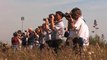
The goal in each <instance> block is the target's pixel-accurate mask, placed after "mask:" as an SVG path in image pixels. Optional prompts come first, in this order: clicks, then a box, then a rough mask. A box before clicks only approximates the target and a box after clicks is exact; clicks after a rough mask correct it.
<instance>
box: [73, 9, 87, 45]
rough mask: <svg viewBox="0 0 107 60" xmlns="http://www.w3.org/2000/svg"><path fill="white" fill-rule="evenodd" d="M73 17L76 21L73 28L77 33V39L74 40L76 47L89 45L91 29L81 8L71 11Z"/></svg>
mask: <svg viewBox="0 0 107 60" xmlns="http://www.w3.org/2000/svg"><path fill="white" fill-rule="evenodd" d="M71 16H72V18H73V19H74V20H75V22H72V23H71V24H72V27H73V29H74V30H75V31H76V38H74V39H73V43H74V47H75V46H76V45H77V44H78V45H79V46H80V47H86V46H88V45H89V28H88V26H87V24H86V23H85V21H84V19H83V17H82V12H81V10H80V9H79V8H73V9H72V10H71Z"/></svg>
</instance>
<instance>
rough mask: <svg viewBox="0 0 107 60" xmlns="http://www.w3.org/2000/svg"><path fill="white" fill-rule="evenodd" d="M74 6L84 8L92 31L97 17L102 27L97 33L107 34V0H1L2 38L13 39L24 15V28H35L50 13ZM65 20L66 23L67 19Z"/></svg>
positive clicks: (85, 17) (0, 31)
mask: <svg viewBox="0 0 107 60" xmlns="http://www.w3.org/2000/svg"><path fill="white" fill-rule="evenodd" d="M74 7H79V8H80V9H81V10H82V13H83V17H84V19H85V20H86V22H87V24H88V26H89V28H90V31H92V30H93V29H92V25H93V20H94V19H96V20H97V21H98V26H99V27H100V29H99V31H97V33H100V34H104V35H105V36H107V33H106V31H107V29H106V26H107V21H106V20H107V0H0V40H1V41H4V42H8V41H10V40H11V37H12V34H13V32H15V31H17V30H18V29H21V17H22V16H24V17H25V20H24V29H27V28H29V27H31V28H33V29H35V28H36V27H37V26H38V25H41V24H42V23H43V20H42V19H43V18H44V17H47V16H48V14H50V13H55V11H62V12H68V11H70V10H71V9H72V8H74ZM63 20H64V23H65V25H66V23H67V21H66V20H65V19H63Z"/></svg>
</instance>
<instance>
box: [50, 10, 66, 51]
mask: <svg viewBox="0 0 107 60" xmlns="http://www.w3.org/2000/svg"><path fill="white" fill-rule="evenodd" d="M55 17H56V21H57V22H56V23H55ZM55 17H54V16H52V18H51V27H52V36H51V37H52V40H53V42H52V45H53V47H54V48H55V52H56V53H57V50H59V48H60V45H61V42H62V38H63V29H64V23H63V21H62V18H63V17H64V14H63V13H62V12H61V11H57V12H56V15H55Z"/></svg>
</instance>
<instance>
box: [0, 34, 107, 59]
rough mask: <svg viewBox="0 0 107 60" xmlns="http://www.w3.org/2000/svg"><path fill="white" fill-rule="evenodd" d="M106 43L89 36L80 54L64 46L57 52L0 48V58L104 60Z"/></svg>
mask: <svg viewBox="0 0 107 60" xmlns="http://www.w3.org/2000/svg"><path fill="white" fill-rule="evenodd" d="M106 59H107V44H105V42H104V41H103V42H102V40H101V38H100V37H99V36H97V35H96V36H95V37H92V36H91V37H90V46H89V47H87V49H86V50H85V51H83V52H82V54H81V55H80V54H75V51H74V50H72V48H71V47H64V48H62V49H61V51H59V52H58V53H57V54H56V53H55V52H54V51H53V49H52V48H48V49H47V48H44V49H43V50H40V49H39V48H38V47H35V48H34V49H32V50H26V49H22V50H18V51H17V52H16V53H14V52H13V50H12V49H11V48H10V49H8V50H7V51H5V52H3V49H2V48H0V60H106Z"/></svg>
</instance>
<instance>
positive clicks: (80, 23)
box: [75, 17, 89, 44]
mask: <svg viewBox="0 0 107 60" xmlns="http://www.w3.org/2000/svg"><path fill="white" fill-rule="evenodd" d="M75 28H76V30H77V32H76V34H77V36H78V37H81V38H83V39H84V41H83V42H84V43H85V44H89V40H88V38H89V28H88V26H87V25H86V23H85V22H84V20H83V18H81V17H80V18H79V19H78V20H77V21H76V23H75Z"/></svg>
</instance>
